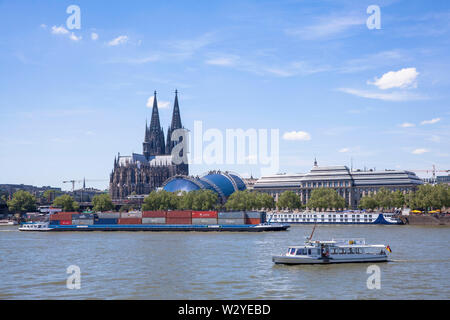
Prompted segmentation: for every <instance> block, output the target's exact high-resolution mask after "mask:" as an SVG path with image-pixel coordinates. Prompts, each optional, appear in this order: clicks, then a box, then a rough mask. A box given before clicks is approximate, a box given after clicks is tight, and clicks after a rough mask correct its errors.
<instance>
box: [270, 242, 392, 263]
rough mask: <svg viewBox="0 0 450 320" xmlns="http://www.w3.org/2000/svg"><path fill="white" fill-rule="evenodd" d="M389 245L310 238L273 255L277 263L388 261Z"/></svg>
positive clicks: (273, 259)
mask: <svg viewBox="0 0 450 320" xmlns="http://www.w3.org/2000/svg"><path fill="white" fill-rule="evenodd" d="M385 250H387V251H389V252H391V249H390V247H389V246H385V245H382V244H372V245H370V244H366V242H365V240H364V239H333V240H331V241H321V240H315V241H311V240H310V239H308V240H306V241H305V244H304V245H303V246H290V247H289V248H288V250H287V252H286V253H285V254H283V255H279V256H273V257H272V261H273V262H274V263H275V264H288V265H296V264H332V263H359V262H387V261H388V255H387V254H386V251H385Z"/></svg>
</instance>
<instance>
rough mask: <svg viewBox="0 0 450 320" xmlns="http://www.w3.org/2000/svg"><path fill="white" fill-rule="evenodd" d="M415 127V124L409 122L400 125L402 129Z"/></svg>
mask: <svg viewBox="0 0 450 320" xmlns="http://www.w3.org/2000/svg"><path fill="white" fill-rule="evenodd" d="M415 126H416V125H415V124H414V123H409V122H405V123H402V124H401V125H400V127H402V128H412V127H415Z"/></svg>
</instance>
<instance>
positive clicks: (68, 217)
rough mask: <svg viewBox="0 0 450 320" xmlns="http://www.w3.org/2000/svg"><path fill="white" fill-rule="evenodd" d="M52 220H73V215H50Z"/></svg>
mask: <svg viewBox="0 0 450 320" xmlns="http://www.w3.org/2000/svg"><path fill="white" fill-rule="evenodd" d="M50 220H51V221H54V220H72V214H71V213H68V212H67V213H66V212H64V213H56V214H52V215H50Z"/></svg>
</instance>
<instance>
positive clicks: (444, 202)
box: [406, 184, 450, 210]
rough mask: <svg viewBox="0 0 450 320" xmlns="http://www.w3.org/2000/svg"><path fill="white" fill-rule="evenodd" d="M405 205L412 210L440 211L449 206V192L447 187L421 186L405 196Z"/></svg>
mask: <svg viewBox="0 0 450 320" xmlns="http://www.w3.org/2000/svg"><path fill="white" fill-rule="evenodd" d="M406 203H407V205H408V207H410V208H412V209H425V210H426V209H441V208H442V207H448V206H450V190H449V186H447V185H441V184H439V185H436V186H433V185H429V184H426V185H421V186H419V187H418V188H417V190H416V191H415V192H411V193H409V194H408V195H407V196H406Z"/></svg>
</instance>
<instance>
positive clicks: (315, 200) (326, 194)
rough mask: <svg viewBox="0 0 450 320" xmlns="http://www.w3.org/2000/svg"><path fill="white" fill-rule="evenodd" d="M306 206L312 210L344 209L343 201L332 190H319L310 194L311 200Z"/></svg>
mask: <svg viewBox="0 0 450 320" xmlns="http://www.w3.org/2000/svg"><path fill="white" fill-rule="evenodd" d="M306 205H307V206H308V208H314V209H328V208H330V209H331V208H334V209H342V208H344V207H345V199H344V198H343V197H341V196H340V195H339V194H338V193H337V191H336V190H334V189H331V188H320V189H315V190H314V191H313V192H312V193H311V198H310V199H309V201H308V203H307V204H306Z"/></svg>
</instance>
